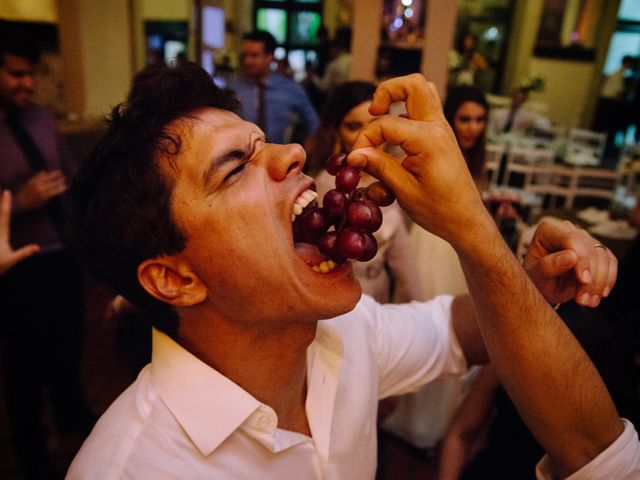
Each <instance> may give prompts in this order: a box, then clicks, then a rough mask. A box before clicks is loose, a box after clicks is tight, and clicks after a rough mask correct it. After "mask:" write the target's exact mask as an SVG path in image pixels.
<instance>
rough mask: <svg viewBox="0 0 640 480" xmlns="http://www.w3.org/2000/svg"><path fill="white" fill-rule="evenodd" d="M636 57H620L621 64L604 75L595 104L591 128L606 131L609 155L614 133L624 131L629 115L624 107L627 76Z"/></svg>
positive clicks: (614, 136) (634, 65) (630, 75)
mask: <svg viewBox="0 0 640 480" xmlns="http://www.w3.org/2000/svg"><path fill="white" fill-rule="evenodd" d="M635 67H636V59H635V58H634V57H632V56H631V55H625V56H624V57H623V58H622V64H621V65H620V67H619V68H618V69H617V70H616V71H614V72H613V73H612V74H611V75H609V76H607V77H604V79H603V81H602V87H601V89H600V97H599V98H598V104H597V106H596V113H595V117H594V120H593V129H594V130H596V131H598V132H607V152H606V153H605V156H610V155H611V154H612V152H613V151H615V150H616V135H617V134H618V132H624V131H626V129H627V126H628V123H629V122H628V118H629V115H628V113H627V111H626V109H625V106H627V104H626V98H627V94H628V93H629V88H630V83H629V82H628V79H629V78H632V77H633V74H634V69H635Z"/></svg>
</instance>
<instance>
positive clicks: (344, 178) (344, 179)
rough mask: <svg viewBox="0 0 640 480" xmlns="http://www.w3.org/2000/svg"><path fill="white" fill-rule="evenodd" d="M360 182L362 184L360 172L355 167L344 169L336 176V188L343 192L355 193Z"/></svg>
mask: <svg viewBox="0 0 640 480" xmlns="http://www.w3.org/2000/svg"><path fill="white" fill-rule="evenodd" d="M358 182H360V172H358V170H356V169H355V168H353V167H343V168H341V169H340V171H339V172H338V173H337V174H336V188H337V189H338V190H340V191H341V192H344V193H351V192H353V191H354V190H355V189H356V187H357V186H358Z"/></svg>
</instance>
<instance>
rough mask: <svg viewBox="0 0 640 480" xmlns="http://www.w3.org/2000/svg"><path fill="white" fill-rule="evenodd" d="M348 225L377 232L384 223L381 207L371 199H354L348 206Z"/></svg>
mask: <svg viewBox="0 0 640 480" xmlns="http://www.w3.org/2000/svg"><path fill="white" fill-rule="evenodd" d="M346 220H347V225H350V226H353V227H357V228H361V229H363V230H366V231H367V232H375V231H376V230H378V229H379V228H380V225H382V212H380V207H378V206H377V205H376V204H375V203H373V202H371V201H369V200H364V201H360V200H356V201H352V202H351V203H350V204H349V206H348V207H347V216H346Z"/></svg>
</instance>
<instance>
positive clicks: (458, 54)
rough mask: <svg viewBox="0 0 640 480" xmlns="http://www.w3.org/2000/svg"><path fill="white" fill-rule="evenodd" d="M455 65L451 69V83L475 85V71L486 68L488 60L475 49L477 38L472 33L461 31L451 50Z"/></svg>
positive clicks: (454, 84)
mask: <svg viewBox="0 0 640 480" xmlns="http://www.w3.org/2000/svg"><path fill="white" fill-rule="evenodd" d="M453 55H454V56H455V61H454V62H453V63H454V65H455V67H454V68H453V69H452V70H453V71H452V75H451V84H452V85H453V86H456V85H475V83H476V80H477V79H476V73H477V72H478V71H483V70H487V69H488V68H489V62H488V61H487V59H486V58H485V57H484V55H482V53H480V52H479V51H478V50H477V39H476V37H475V35H473V34H472V33H469V32H466V33H463V34H462V35H461V36H460V37H459V40H458V43H457V45H456V49H455V51H454V52H453Z"/></svg>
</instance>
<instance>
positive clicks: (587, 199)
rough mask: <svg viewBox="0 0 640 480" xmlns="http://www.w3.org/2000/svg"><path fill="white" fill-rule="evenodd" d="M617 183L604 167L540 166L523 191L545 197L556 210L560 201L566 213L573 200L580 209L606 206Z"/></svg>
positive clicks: (609, 171)
mask: <svg viewBox="0 0 640 480" xmlns="http://www.w3.org/2000/svg"><path fill="white" fill-rule="evenodd" d="M619 181H620V176H619V173H618V172H616V171H614V170H610V169H607V168H589V167H568V166H564V165H551V166H540V168H538V170H537V171H536V172H535V173H534V174H533V175H532V176H531V181H530V182H529V183H528V184H526V185H525V186H524V190H525V191H529V192H534V193H538V194H542V195H545V196H546V197H547V198H548V202H549V203H548V206H549V207H550V208H559V206H560V205H559V204H558V202H559V200H562V208H564V209H566V210H569V209H572V208H574V206H575V204H576V200H579V202H580V204H581V206H586V205H588V204H595V203H600V204H602V203H603V202H604V203H607V204H608V203H609V202H611V200H612V199H613V197H614V195H615V190H616V186H617V185H618V183H619Z"/></svg>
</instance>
